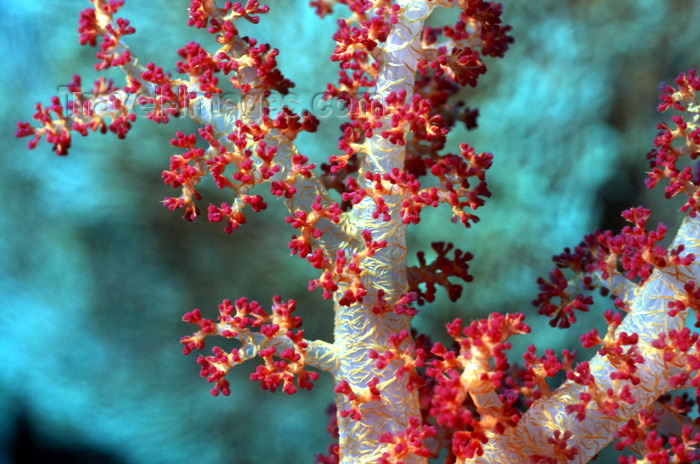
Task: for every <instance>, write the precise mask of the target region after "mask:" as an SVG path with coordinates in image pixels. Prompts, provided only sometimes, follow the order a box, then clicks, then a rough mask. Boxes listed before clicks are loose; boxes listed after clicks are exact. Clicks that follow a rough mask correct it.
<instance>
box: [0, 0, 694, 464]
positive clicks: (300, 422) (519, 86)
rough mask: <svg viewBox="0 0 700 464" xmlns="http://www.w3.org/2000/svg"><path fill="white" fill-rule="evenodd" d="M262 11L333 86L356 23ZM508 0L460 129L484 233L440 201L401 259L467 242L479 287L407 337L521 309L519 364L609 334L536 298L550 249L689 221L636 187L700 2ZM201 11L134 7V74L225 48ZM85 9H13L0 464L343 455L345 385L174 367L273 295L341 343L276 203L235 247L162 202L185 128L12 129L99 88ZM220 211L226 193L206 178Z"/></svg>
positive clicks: (297, 57)
mask: <svg viewBox="0 0 700 464" xmlns="http://www.w3.org/2000/svg"><path fill="white" fill-rule="evenodd" d="M268 4H269V5H270V8H271V13H270V14H269V15H266V16H263V17H262V18H261V21H260V24H258V25H256V26H255V25H252V24H244V25H242V26H241V30H242V32H243V33H245V34H249V35H251V36H252V37H256V38H258V39H259V41H261V42H268V43H270V44H271V45H272V46H273V47H277V48H279V49H280V55H279V57H278V62H279V65H280V68H281V70H282V71H283V73H284V74H285V75H286V76H287V77H289V78H290V79H291V80H293V81H294V82H296V83H297V88H296V92H297V93H298V94H299V95H302V96H304V98H310V96H312V95H314V94H316V93H318V92H322V91H323V89H324V88H325V83H326V82H327V81H329V80H330V81H332V80H334V79H335V76H336V73H337V64H334V63H331V62H329V61H328V59H327V57H328V55H329V54H330V52H331V51H332V48H333V44H334V42H333V41H332V40H331V36H332V34H333V32H334V29H335V19H336V18H337V17H339V16H340V15H342V14H344V13H345V12H344V11H342V8H337V11H336V12H335V14H334V15H333V16H332V17H326V18H325V19H324V20H319V19H318V18H317V17H316V16H315V15H314V14H313V11H312V9H311V8H309V7H308V6H307V5H306V3H305V2H279V1H274V0H273V1H271V2H268ZM504 4H505V15H504V19H505V22H506V23H508V24H511V25H512V26H513V31H512V34H513V36H514V37H515V43H514V44H513V45H512V47H511V49H510V50H509V51H508V53H507V54H506V57H505V58H504V59H503V60H488V61H487V63H486V64H487V67H488V68H489V72H487V74H486V75H485V76H482V77H481V78H480V85H479V86H478V87H477V88H476V89H467V90H466V91H465V92H464V95H465V98H466V100H467V105H469V106H472V107H479V108H480V112H481V116H480V118H479V127H478V129H476V130H475V131H470V132H467V131H466V130H464V129H463V128H460V129H459V130H455V131H454V132H453V133H451V135H450V139H449V143H450V146H451V147H453V150H456V147H457V146H458V144H459V143H462V142H467V143H469V144H471V145H472V146H473V147H475V149H476V150H477V151H490V152H492V153H493V154H494V155H495V164H494V167H493V168H492V170H491V171H489V174H488V182H489V186H490V188H491V191H492V192H493V197H492V198H491V199H490V200H489V201H488V202H487V205H486V206H485V207H484V208H483V209H482V210H480V212H479V216H480V217H481V219H482V221H481V222H480V223H479V224H477V225H476V226H474V227H472V229H470V230H464V229H463V228H462V227H461V226H457V225H452V224H451V223H450V222H449V212H448V211H446V210H443V209H441V208H440V209H438V210H436V211H431V212H430V214H428V215H426V217H425V219H424V220H423V222H422V223H421V224H420V225H419V226H417V227H414V228H413V229H412V230H411V232H410V246H411V250H410V252H409V256H410V257H411V259H412V260H413V262H415V259H414V258H415V253H416V252H417V251H418V250H419V249H426V250H429V243H430V241H436V240H448V241H453V242H455V244H457V246H458V247H460V248H462V249H465V250H468V251H471V252H472V253H473V254H474V255H475V258H474V260H473V262H472V266H471V273H472V274H474V276H475V281H474V282H473V283H471V284H469V285H468V286H467V287H466V288H465V291H464V296H463V298H462V299H461V300H460V301H459V302H457V303H450V302H449V301H447V300H446V299H445V298H441V299H439V300H438V301H436V302H435V303H434V304H432V305H430V306H427V307H424V308H422V310H421V313H420V315H419V316H418V317H417V319H416V326H417V327H418V328H419V330H422V331H425V332H427V333H429V334H430V335H431V336H433V337H435V338H437V339H440V337H442V336H443V335H442V334H443V326H444V324H445V323H446V322H448V321H451V320H452V319H453V318H455V317H462V318H463V319H467V320H469V319H474V318H479V317H484V316H485V315H487V314H488V313H490V312H492V311H502V312H524V313H526V314H527V315H528V319H527V322H528V323H529V324H531V325H532V326H533V333H532V334H531V335H530V336H529V337H522V340H514V349H513V359H514V360H517V359H518V357H519V354H520V353H521V352H522V350H523V348H524V347H525V346H527V345H528V344H531V343H534V344H536V345H537V346H538V349H539V350H543V349H544V348H555V349H557V350H560V349H562V348H572V347H574V346H575V342H576V339H577V336H578V334H580V333H583V330H584V328H587V327H589V326H590V325H596V324H599V323H600V322H599V320H600V318H601V316H600V314H599V313H598V314H589V315H587V317H585V318H582V319H586V320H584V321H582V324H584V325H583V326H582V327H580V328H576V327H574V328H573V329H570V330H573V332H567V331H560V330H555V329H551V328H550V327H549V326H548V325H547V321H546V320H544V319H543V318H542V317H539V316H537V314H536V311H535V310H534V308H533V307H532V306H530V301H531V300H532V299H533V298H534V297H535V295H536V293H537V288H536V284H535V280H536V278H537V276H539V275H545V274H547V273H548V272H549V271H550V269H551V262H550V258H551V256H552V255H553V254H556V253H559V252H561V250H562V249H563V248H564V247H565V246H574V245H576V244H578V243H579V241H580V240H581V238H582V237H583V235H584V234H585V233H588V232H591V231H592V230H593V229H595V228H598V227H600V228H613V229H615V230H618V229H619V228H620V227H621V226H622V222H621V219H620V218H619V213H620V211H621V210H623V209H625V208H628V207H631V206H636V205H639V204H643V205H646V206H654V207H655V215H654V216H652V219H653V221H652V222H653V224H655V222H656V221H659V220H660V221H664V222H665V223H666V224H668V225H669V227H670V229H671V230H674V227H675V225H676V224H677V223H678V222H679V220H680V215H679V214H677V213H675V212H674V211H675V208H676V207H677V206H678V203H677V202H676V203H673V202H662V201H660V200H662V192H661V191H655V192H647V191H646V190H645V188H644V184H643V180H644V172H645V169H646V167H647V166H646V161H645V157H644V155H645V154H646V152H647V151H648V150H649V149H650V148H651V144H652V140H653V137H654V136H655V134H656V129H655V125H656V123H657V122H658V121H659V120H661V119H662V117H661V116H660V115H658V114H657V113H656V111H655V106H656V104H657V94H658V90H657V89H658V86H659V83H660V82H661V81H672V80H673V79H674V78H675V77H676V76H677V75H678V73H680V72H684V71H687V70H688V69H690V68H693V67H698V66H699V65H700V2H697V1H696V0H665V1H660V0H618V1H610V0H607V1H604V0H588V1H579V0H541V1H538V2H531V1H522V0H518V1H505V2H504ZM188 5H189V2H188V1H185V0H168V1H166V0H150V1H148V2H144V1H137V0H128V1H127V2H126V5H125V6H124V7H123V8H122V10H121V11H120V14H119V15H118V16H122V17H125V18H128V19H129V20H131V23H132V25H133V26H135V27H136V29H137V33H136V35H134V36H130V37H129V38H128V43H129V44H130V45H131V46H132V51H133V52H134V53H136V54H137V55H138V56H139V58H140V60H141V62H142V63H146V62H149V61H153V62H156V63H157V64H159V65H161V66H163V67H164V68H165V69H166V70H170V71H174V63H175V61H176V60H177V59H178V57H177V55H176V50H177V49H178V48H180V47H182V46H183V45H184V44H186V43H187V42H189V41H190V40H195V41H198V42H200V43H201V44H202V45H204V46H205V47H206V48H208V49H209V50H210V51H213V50H215V45H214V44H213V41H211V40H210V39H209V38H208V34H206V33H204V32H202V31H194V30H191V29H190V28H188V27H187V25H186V21H187V12H186V10H187V7H188ZM87 6H88V5H87V2H86V1H85V0H61V1H59V2H25V1H23V0H5V2H4V8H3V13H4V14H3V15H2V16H0V24H1V25H2V27H3V30H4V33H3V34H2V35H0V53H1V54H2V56H3V58H4V59H3V67H5V71H4V73H3V75H2V77H0V82H2V91H3V95H2V99H1V100H0V118H1V121H2V124H1V125H0V127H2V131H3V135H4V139H5V142H4V144H3V148H2V150H1V151H2V155H1V156H0V196H1V197H2V198H3V199H4V200H3V202H2V203H3V214H2V215H0V270H1V271H2V273H1V274H0V316H1V319H0V320H1V322H0V464H29V463H42V464H45V463H59V462H70V463H73V464H80V463H90V464H92V463H101V464H111V463H114V464H171V463H182V462H197V463H199V464H254V463H258V464H259V463H266V464H283V463H284V464H289V463H295V464H296V463H300V464H301V463H312V462H313V461H314V457H315V455H316V454H317V453H322V452H325V449H326V446H327V445H328V443H329V442H330V438H329V436H327V434H326V432H325V426H326V417H325V415H324V413H325V410H326V407H327V406H328V404H329V403H330V401H331V400H332V384H331V382H330V379H328V378H327V377H324V376H323V375H322V376H321V379H320V380H319V382H318V383H317V386H316V387H315V388H314V390H313V391H311V392H306V391H303V392H299V393H297V394H295V395H293V396H291V397H287V395H285V394H283V393H280V392H278V393H275V394H270V393H268V392H262V391H260V390H259V387H258V384H257V383H253V382H251V381H249V380H247V377H248V374H249V373H250V372H251V370H252V369H253V368H254V365H255V363H254V362H250V363H247V364H246V365H244V366H242V367H241V368H240V369H236V370H235V371H233V372H231V374H229V378H230V380H231V383H232V390H233V393H232V395H231V396H230V397H228V398H225V397H219V398H215V397H212V396H211V395H210V394H209V388H210V385H208V384H207V383H206V382H205V381H204V380H202V379H200V378H199V377H198V371H199V370H198V366H197V364H196V363H195V357H196V355H195V354H193V355H191V356H189V357H187V358H185V357H183V356H182V354H181V348H180V345H179V343H178V340H179V338H180V337H181V336H182V335H185V334H188V333H190V332H191V331H192V327H191V326H190V325H189V324H185V323H183V322H181V321H180V318H181V316H182V314H183V313H185V312H187V311H189V310H191V309H192V308H194V307H198V308H201V310H202V312H203V313H204V314H206V315H207V316H208V317H214V316H215V314H216V306H217V304H218V303H219V302H220V301H221V300H222V299H224V298H231V299H236V298H238V297H241V296H247V297H249V298H251V299H256V300H258V301H259V302H261V303H262V304H263V305H265V306H267V305H269V303H270V301H271V298H272V295H274V294H279V295H281V296H282V298H284V299H289V298H294V299H296V300H297V301H298V308H299V311H300V313H301V314H302V315H303V316H304V325H305V328H306V334H307V335H308V337H309V338H324V339H326V340H329V341H330V336H331V324H332V311H331V306H330V304H329V302H327V301H323V300H322V299H321V298H320V295H319V293H318V292H315V293H313V294H311V293H309V292H307V291H306V284H307V281H308V279H310V278H313V277H315V276H314V273H313V272H312V269H310V266H308V265H307V264H306V263H305V262H304V261H303V260H300V259H298V258H296V257H290V256H289V252H288V248H287V245H286V244H287V241H288V240H289V237H290V235H291V233H292V229H291V228H290V227H289V226H288V225H287V224H285V223H284V221H283V218H284V212H283V211H282V209H281V208H280V207H279V205H278V204H277V203H276V202H274V201H270V206H271V208H270V209H269V210H268V211H265V212H263V213H259V214H250V215H248V219H249V224H246V225H245V226H244V227H243V228H241V229H240V230H239V231H236V232H235V233H234V234H233V235H232V236H227V235H226V234H225V233H224V232H223V227H222V226H221V225H218V224H214V225H212V224H208V223H207V222H206V218H204V219H201V220H199V221H196V222H195V223H187V222H186V221H184V220H182V219H180V217H179V216H180V215H179V213H177V212H174V213H171V212H169V211H167V209H165V208H163V207H162V205H160V201H161V200H162V198H163V197H165V196H170V195H173V194H177V193H176V192H175V191H173V190H172V189H171V188H170V187H167V186H165V185H163V182H162V180H161V176H160V173H161V171H162V170H163V169H165V168H167V166H168V158H169V156H170V155H171V154H172V153H174V152H175V151H174V150H173V149H172V148H171V147H170V145H169V143H168V142H169V140H170V138H171V137H172V135H173V134H174V133H175V131H176V130H178V129H179V130H183V131H186V132H187V131H189V132H193V131H194V130H195V128H196V126H195V124H194V123H192V122H191V121H188V120H178V121H175V122H174V123H171V124H168V125H166V126H157V125H156V124H154V123H152V122H150V121H147V120H145V119H143V118H140V120H138V121H137V123H136V125H135V127H134V129H133V130H132V131H131V132H130V133H129V135H128V137H127V139H126V140H124V141H120V140H117V139H116V137H114V136H113V135H112V134H109V135H100V134H91V135H90V137H88V138H86V139H83V138H78V139H75V140H74V144H73V147H72V149H71V152H70V155H69V156H68V158H59V157H57V156H55V155H54V154H53V153H52V152H51V151H50V146H49V145H48V144H45V143H43V142H42V143H41V144H40V145H39V147H38V148H37V149H36V150H34V151H31V152H30V151H27V149H26V143H27V139H20V140H18V139H15V138H14V137H13V135H14V131H15V122H16V121H29V120H30V118H31V116H32V114H33V112H34V103H35V102H37V101H41V102H43V103H48V101H49V98H50V97H51V95H55V94H57V92H58V90H57V89H58V88H59V86H61V85H65V84H67V83H68V82H70V80H71V76H72V75H73V74H76V73H79V74H81V75H82V76H83V83H84V85H86V83H89V82H92V80H93V79H94V78H95V77H96V73H95V72H94V70H93V67H92V65H93V54H94V49H91V48H87V47H80V46H79V45H78V41H77V32H76V28H77V18H78V14H79V12H80V10H81V9H83V8H85V7H87ZM110 75H111V76H112V77H113V78H114V79H115V82H116V83H117V84H119V85H123V84H122V83H123V78H122V76H120V75H119V73H117V72H113V73H112V74H110ZM222 81H223V79H222ZM225 85H226V84H225V81H224V83H223V85H222V87H224V88H225ZM664 119H668V117H664ZM338 123H339V121H335V120H331V119H322V120H321V128H320V132H319V133H318V134H306V135H304V136H303V137H302V138H300V142H299V148H300V151H301V152H302V153H303V154H305V155H307V156H309V157H310V158H311V159H312V160H313V161H315V162H317V163H321V162H323V161H324V160H325V159H326V158H327V157H328V156H329V155H330V154H332V153H334V151H335V143H336V140H337V138H338V132H337V126H338ZM206 200H210V201H212V202H214V203H218V202H220V201H227V200H228V198H227V197H226V196H222V195H221V194H220V193H219V192H216V191H215V189H212V188H209V189H208V190H206V192H205V201H206ZM204 205H206V203H204ZM586 324H588V325H586ZM210 347H211V344H210V345H209V346H208V348H210ZM600 462H605V461H604V460H603V459H602V458H601V461H600Z"/></svg>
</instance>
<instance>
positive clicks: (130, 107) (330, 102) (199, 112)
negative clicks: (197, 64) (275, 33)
mask: <svg viewBox="0 0 700 464" xmlns="http://www.w3.org/2000/svg"><path fill="white" fill-rule="evenodd" d="M159 90H160V89H159ZM58 92H59V94H60V95H61V99H62V100H63V103H64V105H63V106H64V108H68V103H69V102H72V105H71V111H72V113H73V115H78V114H83V115H85V116H89V115H91V114H94V115H96V116H109V115H117V114H121V113H123V111H124V110H126V112H127V113H133V114H136V116H137V117H146V116H147V115H151V114H154V112H155V114H167V115H169V116H177V117H190V116H195V115H196V116H197V117H200V118H201V117H205V118H216V117H217V116H222V115H232V114H234V115H235V114H248V115H254V114H256V112H257V113H258V114H259V113H260V111H261V109H262V108H263V105H262V103H263V100H262V99H261V98H258V99H254V98H250V95H241V94H237V93H235V92H230V93H224V94H212V95H211V97H205V96H204V92H198V93H194V92H191V91H186V90H185V87H184V86H182V87H181V89H180V91H179V92H178V93H170V94H169V95H167V96H163V95H162V93H161V92H160V91H156V93H155V95H148V94H146V93H145V92H138V93H127V92H124V91H122V90H117V91H115V92H114V93H109V94H101V95H93V94H91V93H90V92H74V91H72V90H70V88H69V87H68V86H65V85H62V86H59V87H58ZM305 101H306V102H307V104H304V102H305ZM86 102H87V105H86ZM264 107H265V108H268V109H269V111H270V116H271V117H274V116H275V115H276V114H277V113H278V112H279V111H281V110H282V109H283V108H286V110H287V111H288V112H290V113H292V114H296V115H299V116H302V115H304V114H307V113H306V112H308V113H310V114H312V115H313V116H315V117H316V118H331V117H335V118H345V117H347V116H349V115H350V114H354V113H358V112H360V113H365V114H366V112H367V111H371V113H372V114H376V115H379V114H381V108H382V104H381V100H380V99H376V98H375V99H372V100H369V99H366V98H364V97H360V96H357V95H354V96H353V95H348V96H347V97H333V98H324V94H323V93H316V94H314V95H308V96H305V97H302V96H301V95H298V94H295V93H289V94H286V95H282V94H279V93H275V92H273V93H271V94H270V95H269V96H268V97H267V99H266V100H265V106H264ZM88 108H89V110H88Z"/></svg>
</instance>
